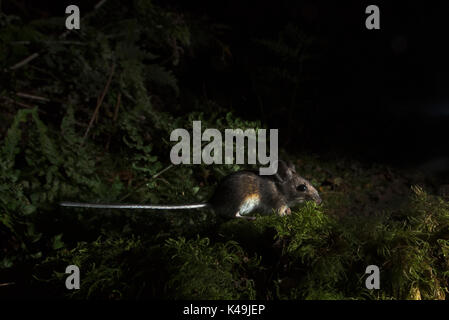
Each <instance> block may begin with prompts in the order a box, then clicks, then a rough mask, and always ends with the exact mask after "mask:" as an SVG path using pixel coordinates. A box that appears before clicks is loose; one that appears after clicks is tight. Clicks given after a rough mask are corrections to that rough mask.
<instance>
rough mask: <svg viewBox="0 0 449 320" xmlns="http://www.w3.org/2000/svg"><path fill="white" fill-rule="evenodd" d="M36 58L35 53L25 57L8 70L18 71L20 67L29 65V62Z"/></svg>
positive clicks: (37, 54)
mask: <svg viewBox="0 0 449 320" xmlns="http://www.w3.org/2000/svg"><path fill="white" fill-rule="evenodd" d="M37 57H39V53H37V52H35V53H33V54H32V55H30V56H28V57H26V58H25V59H23V60H22V61H20V62H18V63H16V64H15V65H13V66H12V67H10V68H9V70H16V69H19V68H20V67H22V66H24V65H26V64H27V63H29V62H30V61H32V60H34V59H36V58H37Z"/></svg>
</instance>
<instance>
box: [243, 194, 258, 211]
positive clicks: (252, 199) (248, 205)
mask: <svg viewBox="0 0 449 320" xmlns="http://www.w3.org/2000/svg"><path fill="white" fill-rule="evenodd" d="M259 203H260V198H259V196H258V195H257V194H252V195H250V196H248V197H246V199H245V201H243V203H242V205H241V206H240V208H239V213H240V214H241V215H245V214H248V213H250V212H252V211H253V210H254V209H255V208H257V206H258V205H259Z"/></svg>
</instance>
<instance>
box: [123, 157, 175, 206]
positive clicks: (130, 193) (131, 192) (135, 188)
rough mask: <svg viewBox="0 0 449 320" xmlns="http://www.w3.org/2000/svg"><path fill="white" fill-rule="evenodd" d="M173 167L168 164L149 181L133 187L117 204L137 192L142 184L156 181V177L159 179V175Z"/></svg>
mask: <svg viewBox="0 0 449 320" xmlns="http://www.w3.org/2000/svg"><path fill="white" fill-rule="evenodd" d="M173 166H174V165H173V164H170V165H168V166H167V167H165V168H164V169H162V170H161V171H159V172H158V173H156V174H154V175H153V176H152V177H151V178H150V179H148V180H145V181H142V182H141V183H139V184H138V185H137V186H135V187H134V188H133V190H131V191H130V192H128V193H127V194H126V195H125V196H124V197H123V198H121V199H120V200H119V202H122V201H123V200H125V199H127V198H128V197H129V196H130V195H132V194H133V193H134V192H136V191H137V190H139V189H140V188H141V187H142V186H143V185H144V184H146V183H148V181H150V180H153V179H156V178H157V177H159V176H160V175H161V174H163V173H164V172H166V171H168V170H170V169H171V168H172V167H173Z"/></svg>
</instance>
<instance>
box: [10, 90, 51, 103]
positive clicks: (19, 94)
mask: <svg viewBox="0 0 449 320" xmlns="http://www.w3.org/2000/svg"><path fill="white" fill-rule="evenodd" d="M16 95H17V96H19V97H22V98H28V99H32V100H39V101H44V102H48V101H50V99H48V98H45V97H41V96H36V95H34V94H29V93H24V92H17V93H16Z"/></svg>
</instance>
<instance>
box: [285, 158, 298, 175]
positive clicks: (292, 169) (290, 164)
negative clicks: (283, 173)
mask: <svg viewBox="0 0 449 320" xmlns="http://www.w3.org/2000/svg"><path fill="white" fill-rule="evenodd" d="M287 166H288V168H289V169H290V170H291V171H293V172H295V173H296V168H295V165H294V163H293V162H291V161H290V160H289V161H288V162H287Z"/></svg>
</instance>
